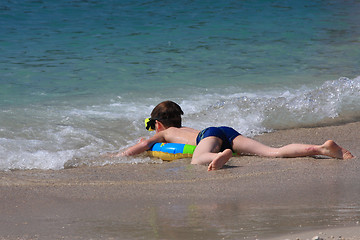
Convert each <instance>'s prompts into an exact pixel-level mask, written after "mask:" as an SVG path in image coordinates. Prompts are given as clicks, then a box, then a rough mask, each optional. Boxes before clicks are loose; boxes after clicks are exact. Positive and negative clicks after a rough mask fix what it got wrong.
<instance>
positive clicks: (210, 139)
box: [121, 101, 354, 171]
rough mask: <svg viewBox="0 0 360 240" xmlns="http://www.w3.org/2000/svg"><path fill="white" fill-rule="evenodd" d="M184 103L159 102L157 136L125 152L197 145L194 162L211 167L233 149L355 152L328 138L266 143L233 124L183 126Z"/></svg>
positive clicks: (153, 122) (268, 153)
mask: <svg viewBox="0 0 360 240" xmlns="http://www.w3.org/2000/svg"><path fill="white" fill-rule="evenodd" d="M183 114H184V113H183V111H182V110H181V108H180V106H179V105H178V104H176V103H174V102H172V101H164V102H161V103H159V104H158V105H157V106H156V107H155V108H154V109H153V111H152V112H151V118H150V120H149V121H148V122H147V126H146V128H147V129H148V130H150V131H151V130H155V131H156V133H155V135H154V136H152V137H151V138H149V139H147V140H142V141H140V142H139V143H138V144H136V145H134V146H132V147H130V148H128V149H127V150H126V151H124V152H123V153H121V155H122V156H132V155H136V154H139V153H142V152H144V151H146V150H148V149H150V148H151V147H152V145H153V144H155V143H157V142H165V143H184V144H190V145H197V147H196V149H195V151H194V154H193V156H192V160H191V164H203V165H207V164H208V171H211V170H217V169H220V168H221V167H222V166H224V164H225V163H226V162H227V161H228V160H229V159H230V158H231V157H232V153H233V152H235V153H237V154H250V155H259V156H264V157H305V156H314V155H325V156H329V157H332V158H339V159H350V158H353V157H354V156H353V155H352V154H351V153H350V152H349V151H347V150H346V149H343V148H342V147H340V146H338V145H337V144H336V143H335V142H334V141H332V140H328V141H326V142H325V143H324V144H323V145H307V144H289V145H286V146H283V147H280V148H273V147H269V146H266V145H263V144H261V143H259V142H257V141H255V140H252V139H250V138H247V137H244V136H242V135H241V134H240V133H238V132H237V131H235V130H234V129H232V128H229V127H210V128H206V129H204V130H202V131H198V130H195V129H192V128H187V127H182V126H181V115H183Z"/></svg>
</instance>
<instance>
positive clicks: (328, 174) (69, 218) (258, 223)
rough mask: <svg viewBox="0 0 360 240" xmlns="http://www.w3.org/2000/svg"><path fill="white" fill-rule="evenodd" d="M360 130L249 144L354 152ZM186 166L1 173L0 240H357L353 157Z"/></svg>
mask: <svg viewBox="0 0 360 240" xmlns="http://www.w3.org/2000/svg"><path fill="white" fill-rule="evenodd" d="M359 128H360V122H356V123H349V124H345V125H340V126H329V127H320V128H311V129H307V128H303V129H290V130H281V131H277V132H274V133H267V134H263V135H261V136H256V137H255V139H257V140H259V141H261V142H263V143H265V144H270V145H272V146H280V145H284V144H288V143H292V142H302V143H313V144H322V143H323V142H324V141H326V140H328V139H333V140H334V141H335V142H337V143H338V144H339V145H341V146H343V147H345V148H347V149H348V150H350V151H351V152H352V153H353V154H354V155H355V156H360V147H359V146H358V143H359V137H358V133H357V131H356V130H357V129H359ZM189 162H190V160H189V159H181V160H175V161H173V162H164V163H163V164H117V165H108V166H104V167H79V168H71V169H63V170H17V171H6V172H0V178H1V181H0V201H1V202H2V204H1V206H0V212H1V216H0V221H1V224H0V239H18V238H20V239H58V238H62V239H90V238H91V239H144V238H146V239H194V238H195V239H221V238H224V239H279V237H280V239H282V236H288V237H286V238H288V239H296V238H295V237H298V236H304V239H306V238H305V236H310V235H311V234H315V233H316V232H318V233H319V232H324V233H327V234H328V232H331V231H332V230H331V229H332V228H336V229H337V231H338V234H341V236H342V237H345V239H351V240H353V239H360V232H359V231H355V232H354V233H353V235H346V233H347V231H348V228H344V226H346V227H347V226H353V225H354V226H357V223H358V222H359V220H360V211H359V210H358V209H359V208H360V203H359V201H358V199H359V198H360V192H359V189H360V176H359V174H358V171H359V168H360V163H359V160H358V158H355V159H351V160H346V161H343V160H337V159H328V158H309V157H306V158H296V159H275V158H262V157H256V156H243V157H236V158H232V159H231V160H230V161H229V162H228V164H227V165H226V166H225V168H224V169H222V170H219V171H214V172H207V171H206V167H205V166H194V165H190V164H189ZM312 229H315V230H314V231H312V232H310V235H301V234H308V231H310V230H312ZM318 229H322V230H318ZM329 229H330V230H331V231H330V230H329ZM293 232H296V234H291V233H293ZM289 234H290V235H289ZM329 234H330V233H329ZM329 234H328V235H329ZM316 235H319V234H316ZM328 235H327V236H328ZM332 235H333V236H334V237H335V239H337V238H336V237H338V236H336V234H335V233H334V234H332ZM314 236H315V235H314ZM314 236H311V237H308V238H309V239H311V238H312V237H314ZM327 236H326V237H327ZM292 237H294V238H292ZM320 237H321V236H320ZM286 238H284V239H286ZM323 238H324V236H323ZM300 239H302V237H301V238H300ZM324 239H327V238H324Z"/></svg>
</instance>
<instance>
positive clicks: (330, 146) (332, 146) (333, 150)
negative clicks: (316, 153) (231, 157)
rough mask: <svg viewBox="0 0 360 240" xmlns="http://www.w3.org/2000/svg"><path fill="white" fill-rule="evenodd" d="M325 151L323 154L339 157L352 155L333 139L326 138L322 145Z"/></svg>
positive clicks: (346, 157) (347, 157) (348, 157)
mask: <svg viewBox="0 0 360 240" xmlns="http://www.w3.org/2000/svg"><path fill="white" fill-rule="evenodd" d="M322 147H323V149H324V151H325V153H324V155H326V156H329V157H333V158H339V159H351V158H353V157H354V156H353V155H352V154H351V153H350V152H349V151H348V150H346V149H344V148H342V147H340V146H339V145H337V144H336V143H335V142H334V141H333V140H328V141H326V142H325V143H324V144H323V145H322Z"/></svg>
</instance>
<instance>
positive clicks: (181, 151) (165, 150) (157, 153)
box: [147, 143, 196, 161]
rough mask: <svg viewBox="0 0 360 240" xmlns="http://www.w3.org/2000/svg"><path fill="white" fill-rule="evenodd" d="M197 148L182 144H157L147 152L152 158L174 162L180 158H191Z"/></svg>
mask: <svg viewBox="0 0 360 240" xmlns="http://www.w3.org/2000/svg"><path fill="white" fill-rule="evenodd" d="M195 148H196V146H194V145H188V144H182V143H155V144H154V145H153V146H152V147H151V148H150V149H149V150H148V151H147V152H148V154H149V156H151V157H157V158H161V160H164V161H172V160H175V159H178V158H191V157H192V155H193V153H194V150H195Z"/></svg>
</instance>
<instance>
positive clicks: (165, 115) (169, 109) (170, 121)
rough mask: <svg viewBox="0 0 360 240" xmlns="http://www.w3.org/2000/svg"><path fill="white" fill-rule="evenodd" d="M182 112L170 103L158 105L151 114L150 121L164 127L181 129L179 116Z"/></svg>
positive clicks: (178, 107) (177, 106) (176, 105)
mask: <svg viewBox="0 0 360 240" xmlns="http://www.w3.org/2000/svg"><path fill="white" fill-rule="evenodd" d="M183 114H184V112H183V111H182V110H181V107H180V106H179V105H178V104H176V103H174V102H172V101H164V102H161V103H159V104H158V105H157V106H156V107H155V108H154V109H153V110H152V112H151V119H153V120H157V121H159V122H161V123H162V124H163V125H164V126H165V127H167V128H168V127H178V128H180V127H181V115H183Z"/></svg>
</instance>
